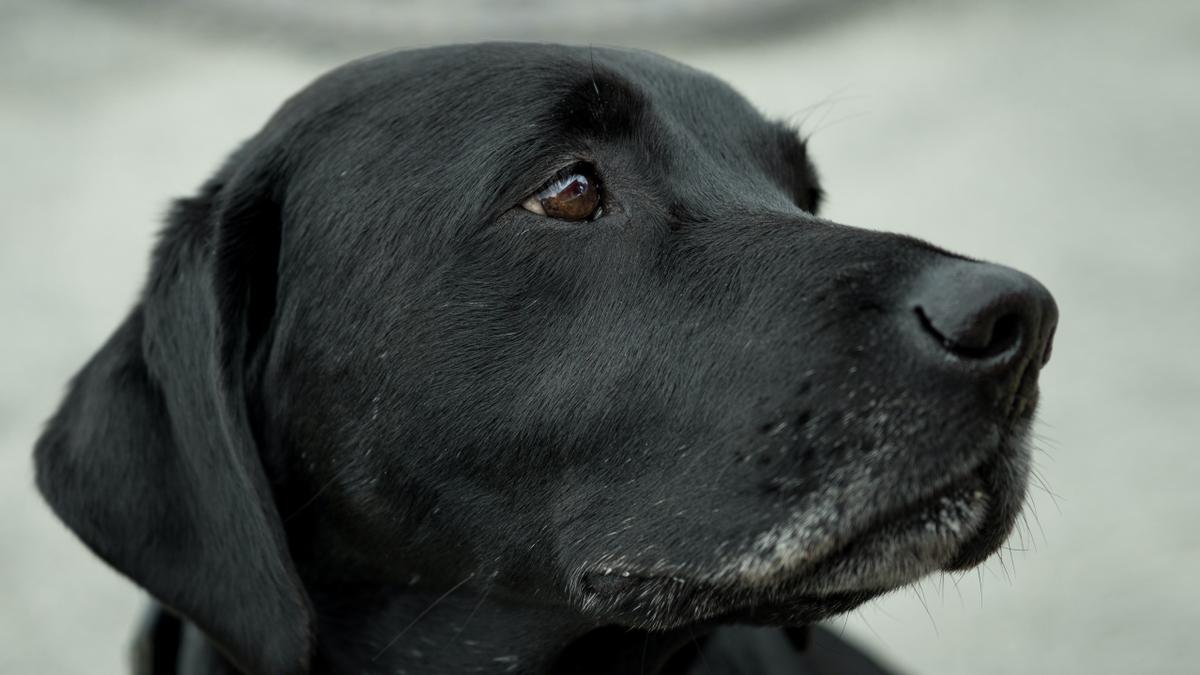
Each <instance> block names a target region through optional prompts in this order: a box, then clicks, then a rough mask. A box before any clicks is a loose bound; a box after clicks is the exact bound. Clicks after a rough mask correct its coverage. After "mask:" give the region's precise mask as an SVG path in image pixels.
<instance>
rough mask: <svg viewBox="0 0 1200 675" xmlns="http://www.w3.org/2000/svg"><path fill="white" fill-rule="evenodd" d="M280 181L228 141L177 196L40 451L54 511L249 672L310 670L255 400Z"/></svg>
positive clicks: (301, 610) (271, 285)
mask: <svg viewBox="0 0 1200 675" xmlns="http://www.w3.org/2000/svg"><path fill="white" fill-rule="evenodd" d="M246 154H249V153H248V152H247V151H245V150H243V152H242V155H246ZM277 183H278V180H277V179H276V177H275V176H274V175H273V171H272V170H271V169H270V168H267V167H265V166H264V163H263V162H252V163H245V164H242V163H239V161H238V158H237V156H236V155H235V158H234V160H233V161H231V162H230V163H229V164H228V165H227V166H226V168H225V169H224V170H223V171H222V173H221V174H219V175H218V177H217V178H216V179H214V180H213V181H211V182H210V183H209V184H208V185H207V186H206V187H205V188H204V190H203V191H202V192H201V193H200V194H199V195H198V196H197V197H194V198H192V199H187V200H182V201H180V202H179V203H178V204H177V205H176V208H175V209H174V210H173V212H172V214H171V216H170V222H169V224H168V226H167V228H166V229H165V230H164V233H163V235H162V239H161V240H160V242H159V245H158V248H157V250H156V252H155V256H154V262H153V268H152V271H151V276H150V280H149V282H148V284H147V287H146V290H145V292H144V294H143V297H142V300H141V303H140V304H139V305H138V306H137V307H135V308H134V310H133V312H132V313H131V315H130V316H129V317H128V318H127V319H126V320H125V322H124V323H123V324H122V325H121V326H120V327H119V328H118V329H117V331H116V332H115V334H114V335H113V336H112V337H111V338H110V339H109V340H108V342H107V343H106V344H105V345H104V346H103V348H101V350H100V351H99V353H97V354H96V355H95V356H94V357H93V358H92V359H91V361H90V362H88V363H87V365H85V366H84V368H83V370H82V371H80V372H79V374H78V375H76V376H75V378H74V380H73V381H72V383H71V385H70V387H69V391H68V394H67V396H66V400H65V401H64V402H63V403H62V406H61V408H60V409H59V410H58V412H57V413H56V414H55V415H54V417H53V418H51V420H50V421H49V423H48V425H47V428H46V430H45V431H44V433H43V435H42V437H41V438H40V439H39V440H38V443H37V447H36V450H35V461H36V465H37V483H38V487H39V488H40V489H41V491H42V493H43V495H45V498H46V500H47V501H48V502H49V503H50V505H51V506H52V507H53V509H54V510H55V512H57V514H58V515H59V517H60V518H62V520H63V521H65V522H66V523H67V525H69V526H70V527H71V529H72V530H74V531H75V533H76V534H77V535H78V536H79V537H80V538H81V539H82V540H83V541H84V542H85V543H86V544H87V545H88V546H89V547H90V548H92V550H94V551H95V552H96V553H97V554H98V555H99V556H100V557H102V558H103V559H105V560H106V561H107V562H108V563H109V564H111V565H112V566H113V567H115V568H116V569H117V570H119V571H121V572H122V573H124V574H125V575H127V576H128V577H130V578H131V579H133V580H134V581H135V582H137V583H138V584H139V585H141V586H143V587H145V588H146V590H148V591H149V592H150V593H151V594H152V595H153V596H154V597H155V598H157V599H158V600H159V601H160V602H161V603H162V604H164V605H165V606H167V607H168V608H170V609H171V610H173V611H174V612H176V613H178V614H180V615H182V616H183V617H185V618H187V619H188V620H190V621H191V622H193V623H194V624H195V625H196V626H197V627H199V628H200V629H201V630H203V631H204V632H205V633H206V634H207V635H208V636H209V637H210V639H211V640H212V642H213V643H214V644H216V645H217V647H218V648H219V649H220V650H222V651H223V652H224V654H225V656H226V657H227V658H228V659H229V660H230V661H231V662H232V663H233V664H235V665H236V666H237V667H238V668H239V669H241V670H243V671H245V672H247V673H253V674H255V675H281V674H295V673H304V672H307V670H308V664H309V660H310V652H311V650H312V644H313V638H312V626H313V613H312V609H311V603H310V600H309V599H308V596H307V594H306V593H305V591H304V588H303V586H302V584H301V582H300V580H299V577H298V575H297V573H296V569H295V566H294V564H293V562H292V560H291V557H290V555H289V553H288V546H287V542H286V539H285V535H284V531H283V525H282V522H281V518H280V516H279V513H278V511H277V509H276V506H275V501H274V498H273V496H272V492H271V487H270V484H269V482H268V480H267V477H266V472H265V470H264V466H263V463H262V461H261V459H260V456H259V451H258V448H257V446H256V441H255V435H254V433H252V431H251V425H250V420H249V414H248V409H247V396H246V380H247V379H248V378H247V370H248V368H249V364H250V363H251V362H252V361H253V360H254V358H255V356H254V355H255V354H260V353H261V352H262V349H264V344H265V343H266V342H269V338H268V337H266V334H267V332H268V331H269V330H270V324H271V316H272V313H273V307H274V297H275V296H274V293H275V286H276V270H277V265H278V243H279V230H280V226H281V224H280V222H279V221H280V218H279V208H278V206H277V204H278V201H279V199H278V195H276V194H273V190H272V188H271V186H272V185H273V184H277Z"/></svg>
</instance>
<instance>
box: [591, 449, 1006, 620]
mask: <svg viewBox="0 0 1200 675" xmlns="http://www.w3.org/2000/svg"><path fill="white" fill-rule="evenodd" d="M1008 454H1011V453H1000V456H995V455H993V456H992V457H991V458H990V459H986V460H985V461H983V462H982V463H980V464H978V465H976V466H974V467H972V468H971V469H970V470H968V471H965V472H963V473H962V474H960V475H958V476H957V477H955V478H953V479H951V480H948V481H940V482H939V484H938V485H937V486H936V487H935V488H934V489H931V490H930V491H928V492H926V493H924V494H921V495H919V496H917V497H915V498H913V499H910V500H908V501H906V502H905V503H903V504H902V505H900V506H898V507H895V508H889V509H886V510H883V511H881V512H880V513H878V514H877V515H876V516H874V517H873V518H870V519H869V520H868V521H867V522H866V524H865V525H863V526H861V527H858V528H856V529H855V530H854V531H851V532H848V533H839V532H836V531H832V532H831V531H828V530H826V529H825V527H826V525H827V523H828V521H825V520H821V519H819V518H817V519H814V517H813V515H812V514H811V513H807V512H806V513H804V514H800V515H798V516H796V517H794V518H792V519H791V520H789V521H788V522H785V523H783V524H781V525H778V526H776V527H774V528H771V529H770V530H769V531H767V532H766V533H764V534H762V535H759V536H758V537H757V538H756V539H755V540H754V541H753V542H752V543H751V544H750V545H749V546H747V547H744V548H743V550H741V551H739V552H737V553H736V554H734V555H731V556H722V558H723V561H722V562H721V563H720V564H719V565H718V566H716V569H715V571H714V570H713V569H711V568H710V569H708V570H703V569H698V568H696V567H694V566H690V565H677V566H669V565H649V566H647V565H637V564H630V563H614V564H604V565H596V566H590V567H587V568H585V570H584V571H583V572H582V573H580V574H578V575H577V576H576V583H575V585H574V588H573V589H572V595H573V596H574V597H575V598H576V599H577V601H578V602H579V604H580V606H581V607H582V608H583V609H584V610H585V611H586V612H588V613H592V614H597V615H603V616H605V617H606V618H610V619H613V618H615V619H616V620H618V621H620V622H622V623H625V624H627V625H630V626H632V627H637V628H645V629H651V630H663V629H668V628H674V627H677V626H680V625H685V624H691V625H698V624H706V623H734V622H736V623H757V624H772V625H801V624H807V623H812V622H815V621H819V620H821V619H824V618H826V617H828V616H831V615H834V614H837V613H841V612H845V611H848V610H850V609H853V608H854V607H855V606H857V605H859V604H861V603H862V602H864V601H866V600H868V599H870V598H871V597H874V596H877V595H879V594H881V593H885V592H887V591H890V590H894V589H896V588H899V587H901V586H904V585H907V584H909V583H912V582H915V581H917V580H918V579H920V578H921V577H924V576H925V575H927V574H930V573H932V572H936V571H939V570H945V571H951V570H956V569H963V568H966V567H971V566H973V565H975V564H977V563H978V562H980V561H982V560H983V559H985V558H986V557H987V556H988V555H990V554H991V553H992V552H993V551H994V550H995V549H996V547H998V546H999V544H1000V543H1001V542H1002V541H1003V539H1004V537H1005V536H1007V534H1008V531H1009V530H1010V529H1011V526H1012V522H1013V520H1014V519H1015V517H1016V511H1017V510H1019V503H1020V501H1021V500H1020V498H1016V499H1014V493H1016V492H1020V493H1021V494H1023V492H1024V478H1023V475H1022V476H1020V480H1019V481H1018V480H1016V477H1017V476H1018V475H1019V474H1020V473H1021V472H1020V471H1015V470H1014V466H1013V464H1014V460H1013V459H1012V458H1011V457H1008V456H1007V455H1008ZM1014 503H1015V504H1016V505H1017V506H1016V508H1015V509H1014V507H1013V504H1014Z"/></svg>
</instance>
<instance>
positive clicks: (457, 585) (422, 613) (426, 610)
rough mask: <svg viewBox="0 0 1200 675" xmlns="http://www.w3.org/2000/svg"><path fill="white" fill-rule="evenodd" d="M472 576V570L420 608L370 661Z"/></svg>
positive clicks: (385, 650)
mask: <svg viewBox="0 0 1200 675" xmlns="http://www.w3.org/2000/svg"><path fill="white" fill-rule="evenodd" d="M473 578H475V573H474V572H472V573H471V574H470V575H468V576H467V577H465V578H464V579H463V580H462V581H460V582H458V583H456V584H454V585H453V586H451V587H450V588H449V589H447V590H446V592H445V593H442V594H441V595H439V596H438V597H437V598H436V599H435V600H434V601H433V602H431V603H429V606H428V607H426V608H425V609H423V610H421V612H420V613H419V614H417V616H416V617H415V618H414V619H413V620H412V621H410V622H408V625H407V626H405V627H404V628H403V629H401V630H400V632H399V633H396V637H394V638H392V639H391V640H388V643H387V644H385V645H384V646H383V649H380V650H379V652H378V653H377V654H375V656H373V657H372V658H371V661H372V662H374V661H377V660H379V657H381V656H383V655H384V653H385V652H387V650H389V649H391V648H392V645H394V644H396V642H398V641H399V640H400V638H402V637H404V634H405V633H407V632H408V631H410V630H412V627H413V626H415V625H417V623H418V622H420V621H421V619H423V618H425V615H427V614H429V613H430V612H431V611H433V608H434V607H437V606H438V605H439V604H441V603H442V601H443V600H445V599H446V598H448V597H450V594H452V593H454V591H457V590H458V589H459V588H462V586H463V584H465V583H467V582H468V581H470V580H471V579H473Z"/></svg>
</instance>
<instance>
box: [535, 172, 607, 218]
mask: <svg viewBox="0 0 1200 675" xmlns="http://www.w3.org/2000/svg"><path fill="white" fill-rule="evenodd" d="M521 206H522V207H524V208H525V210H527V211H532V212H533V213H536V214H538V215H542V216H546V217H547V218H556V219H558V220H588V219H591V218H594V217H595V216H596V215H598V214H599V211H600V181H598V180H597V179H596V174H595V172H594V171H592V169H591V167H589V166H587V165H577V166H573V167H571V168H570V169H568V170H566V171H563V172H562V173H560V174H559V175H558V176H557V177H556V178H555V179H554V180H552V181H550V182H549V183H547V184H546V187H544V188H542V189H541V191H539V192H538V193H537V194H536V195H534V196H532V197H530V198H529V199H526V200H525V202H524V203H522V204H521Z"/></svg>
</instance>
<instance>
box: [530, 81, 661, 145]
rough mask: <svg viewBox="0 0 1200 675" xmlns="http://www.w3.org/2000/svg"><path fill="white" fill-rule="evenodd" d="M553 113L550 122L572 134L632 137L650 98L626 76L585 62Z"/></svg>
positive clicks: (597, 136)
mask: <svg viewBox="0 0 1200 675" xmlns="http://www.w3.org/2000/svg"><path fill="white" fill-rule="evenodd" d="M580 75H581V77H580V78H579V79H578V80H576V81H575V82H574V84H572V85H570V87H569V88H568V89H567V90H566V92H565V93H564V94H563V95H562V97H561V98H560V99H559V101H558V103H557V104H556V105H555V106H554V108H553V109H552V112H551V119H550V122H551V123H552V124H553V125H554V126H555V127H557V128H558V129H560V130H561V131H562V132H563V133H565V134H568V135H570V136H576V135H579V136H587V137H593V138H605V139H608V138H620V137H629V136H631V135H633V133H634V132H635V131H636V130H637V128H638V126H639V125H641V124H642V123H643V120H644V118H645V115H646V111H647V108H648V105H647V102H646V98H645V97H644V96H643V95H642V94H641V93H640V92H638V91H637V90H636V89H634V88H633V87H632V86H630V85H629V83H627V82H626V81H625V80H624V79H622V78H620V77H618V76H616V75H614V74H612V73H611V72H607V71H604V70H602V69H595V68H592V69H590V72H589V69H588V67H587V66H586V65H585V66H584V69H583V71H582V72H581V73H580Z"/></svg>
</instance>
